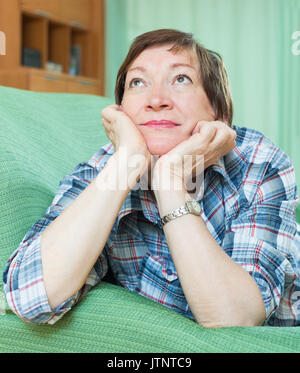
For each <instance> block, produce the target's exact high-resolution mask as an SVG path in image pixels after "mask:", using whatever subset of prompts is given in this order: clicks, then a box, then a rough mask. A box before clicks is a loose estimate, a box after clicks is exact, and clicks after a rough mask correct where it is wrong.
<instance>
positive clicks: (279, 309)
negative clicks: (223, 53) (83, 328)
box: [4, 29, 300, 327]
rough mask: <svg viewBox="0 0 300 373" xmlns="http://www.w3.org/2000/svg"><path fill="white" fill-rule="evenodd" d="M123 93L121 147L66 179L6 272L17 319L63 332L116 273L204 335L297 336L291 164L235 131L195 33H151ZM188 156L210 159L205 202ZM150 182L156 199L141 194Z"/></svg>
mask: <svg viewBox="0 0 300 373" xmlns="http://www.w3.org/2000/svg"><path fill="white" fill-rule="evenodd" d="M115 92H116V105H111V106H109V107H107V108H105V109H104V110H103V111H102V118H103V125H104V127H105V131H106V133H107V136H108V137H109V139H110V140H111V143H109V144H107V145H105V146H104V147H103V148H101V149H99V150H98V151H97V152H96V153H95V154H94V155H93V157H92V158H91V159H90V160H89V161H87V162H83V163H81V164H79V165H78V166H77V167H76V168H75V169H74V171H73V172H72V173H71V174H70V175H67V176H66V177H65V178H64V179H63V180H62V181H61V183H60V188H59V190H58V192H57V194H56V196H55V198H54V200H53V202H52V204H51V206H50V207H49V208H48V210H47V212H46V214H45V216H44V217H42V218H41V219H40V220H39V221H38V222H36V223H35V224H34V225H33V227H32V228H31V230H30V231H29V232H28V233H27V235H26V236H25V237H24V239H23V240H22V242H21V243H20V246H19V248H18V249H17V250H16V251H15V253H14V254H13V255H12V256H11V258H10V259H9V261H8V263H7V267H6V270H5V272H4V284H5V291H6V296H7V300H8V303H9V305H10V307H11V308H12V310H13V311H14V312H15V313H16V314H18V315H19V316H20V317H21V318H23V319H24V320H25V321H29V322H33V323H50V324H51V323H54V322H55V321H57V320H58V319H59V318H60V317H61V316H62V315H64V314H65V312H67V311H68V310H70V309H71V308H72V307H73V306H74V305H75V304H76V303H77V302H78V301H79V299H80V298H81V297H82V296H83V295H84V294H85V293H86V292H87V291H88V290H89V289H90V288H91V287H92V286H94V285H96V284H97V283H99V282H100V281H101V280H102V279H103V278H104V277H105V275H106V274H107V273H108V271H110V272H111V273H112V275H113V277H114V280H115V282H116V283H117V284H119V285H121V286H123V287H126V288H128V289H130V290H132V291H134V292H137V293H139V294H140V295H142V296H146V297H148V298H150V299H152V300H154V301H157V302H159V303H161V304H163V305H165V306H167V307H169V308H171V309H173V310H175V311H177V312H179V313H181V314H182V315H184V316H186V317H189V318H190V319H193V320H195V321H196V322H197V323H199V324H201V325H203V326H206V327H219V326H234V325H240V326H250V325H262V324H266V325H298V324H299V319H300V317H299V311H298V309H297V301H298V299H297V297H295V294H297V291H298V294H299V290H300V289H299V280H298V270H297V259H298V256H297V249H296V245H295V237H296V222H295V218H294V209H295V201H296V199H297V197H296V186H295V178H294V173H293V167H292V165H291V163H290V161H289V159H288V157H287V156H286V155H285V154H284V153H283V152H282V151H281V150H280V149H278V148H277V147H276V146H275V145H274V144H272V143H271V142H270V141H269V140H268V139H266V138H265V137H264V136H263V135H262V134H261V133H258V132H256V131H254V130H249V129H246V128H240V127H237V126H233V125H232V123H231V122H232V116H233V105H232V99H231V95H230V89H229V85H228V79H227V75H226V71H225V68H224V66H223V62H222V59H221V57H220V56H219V55H218V54H217V53H215V52H212V51H210V50H207V49H205V48H204V47H203V46H201V45H200V44H199V43H198V42H196V41H195V40H194V39H193V37H192V35H191V34H187V33H184V32H180V31H177V30H168V29H163V30H156V31H152V32H148V33H145V34H143V35H140V36H139V37H137V38H136V39H135V41H134V42H133V44H132V46H131V48H130V50H129V53H128V55H127V57H126V59H125V61H124V63H123V64H122V66H121V68H120V70H119V73H118V77H117V82H116V91H115ZM124 154H126V155H127V157H128V158H127V160H130V159H131V160H132V159H133V158H134V159H138V162H130V161H128V162H124V159H123V158H122V157H123V156H124ZM187 155H189V156H193V157H194V158H193V159H199V158H197V156H199V157H200V159H202V161H203V169H204V172H202V176H203V178H202V179H201V180H203V183H204V184H203V193H202V195H201V196H200V197H199V196H198V199H197V198H196V199H194V198H192V197H191V193H190V191H189V190H188V189H187V187H186V183H185V177H191V176H195V175H196V177H197V173H195V168H196V166H197V165H198V162H197V161H196V162H190V163H188V164H187V162H184V157H185V156H187ZM154 156H156V162H155V163H154V165H153V162H151V161H152V160H153V158H154ZM137 157H138V158H137ZM116 175H117V177H116ZM143 175H148V184H149V187H150V188H149V189H147V188H144V189H143V188H141V187H136V185H138V184H137V183H138V180H140V178H141V177H143ZM112 180H113V181H114V183H115V184H114V187H113V188H111V187H109V185H110V184H111V181H112ZM124 181H125V184H124ZM124 185H125V187H124ZM154 186H155V187H154ZM175 186H176V187H175ZM297 289H298V290H297Z"/></svg>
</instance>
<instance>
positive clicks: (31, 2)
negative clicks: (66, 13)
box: [21, 0, 63, 20]
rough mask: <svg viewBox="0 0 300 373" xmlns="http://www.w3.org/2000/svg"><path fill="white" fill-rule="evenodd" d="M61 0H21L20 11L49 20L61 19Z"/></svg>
mask: <svg viewBox="0 0 300 373" xmlns="http://www.w3.org/2000/svg"><path fill="white" fill-rule="evenodd" d="M62 2H63V0H21V9H22V10H24V11H27V12H31V13H35V14H37V15H40V16H44V17H46V18H49V19H56V20H57V19H61V17H62V11H61V3H62Z"/></svg>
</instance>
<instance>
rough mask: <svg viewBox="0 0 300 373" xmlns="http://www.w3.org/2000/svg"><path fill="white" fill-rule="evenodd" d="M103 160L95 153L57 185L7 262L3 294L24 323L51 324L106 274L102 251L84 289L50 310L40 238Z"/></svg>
mask: <svg viewBox="0 0 300 373" xmlns="http://www.w3.org/2000/svg"><path fill="white" fill-rule="evenodd" d="M103 158H104V153H103V152H101V151H100V152H99V151H98V152H97V153H95V154H94V156H93V157H92V158H91V160H90V161H88V162H83V163H80V164H79V165H78V166H76V167H75V169H74V170H73V172H72V173H71V174H69V175H67V176H65V177H64V178H63V179H62V180H61V181H60V184H59V189H58V191H57V193H56V195H55V197H54V199H53V201H52V204H51V205H50V206H49V207H48V209H47V210H46V213H45V215H44V216H43V217H42V218H40V219H39V220H38V221H37V222H36V223H35V224H34V225H33V226H32V227H31V228H30V230H29V231H28V233H27V234H26V235H25V237H24V238H23V240H22V242H21V243H20V245H19V247H18V248H17V249H16V250H15V251H14V253H13V254H12V255H11V256H10V258H9V259H8V262H7V264H6V268H5V271H4V273H3V284H4V292H5V294H6V299H7V302H8V305H9V307H10V308H11V310H12V311H13V312H14V313H15V314H17V315H18V316H19V317H20V318H22V319H23V320H24V321H26V322H30V323H37V324H54V323H55V322H56V321H57V320H59V319H60V318H61V317H62V316H63V315H64V314H65V313H66V312H67V311H69V310H70V309H71V308H72V307H73V306H74V305H75V304H76V303H77V302H78V301H79V300H80V299H81V297H82V296H83V295H84V294H86V293H87V292H88V291H89V290H90V289H91V287H92V286H94V285H96V284H97V283H99V281H100V280H101V279H102V278H103V277H104V276H105V274H106V273H107V260H106V257H105V254H104V253H105V248H104V250H103V252H102V254H101V255H100V257H99V258H98V260H97V262H96V263H95V265H94V267H93V268H92V270H91V272H90V274H89V276H88V278H87V280H86V282H85V284H84V286H83V287H82V288H81V289H80V290H79V291H78V292H77V293H76V294H74V295H73V296H72V297H71V298H69V299H67V300H65V301H64V302H63V303H62V304H60V305H59V306H58V307H57V308H55V309H51V307H50V305H49V302H48V298H47V295H46V291H45V286H44V280H43V268H42V262H41V249H40V239H41V234H42V232H43V231H44V230H45V229H46V228H47V226H48V225H49V224H51V222H52V221H53V220H54V219H55V218H56V217H57V216H59V215H60V214H61V213H62V212H63V211H64V210H65V209H66V208H67V207H68V206H69V205H70V204H71V203H72V202H73V201H74V200H75V198H76V197H77V196H78V195H79V194H80V193H81V192H82V191H83V190H84V189H85V188H86V187H87V186H88V185H89V183H90V182H91V181H92V180H93V178H94V177H95V176H96V174H97V173H98V172H99V171H100V170H101V169H102V168H103V167H104V164H105V162H103Z"/></svg>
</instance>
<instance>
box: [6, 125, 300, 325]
mask: <svg viewBox="0 0 300 373" xmlns="http://www.w3.org/2000/svg"><path fill="white" fill-rule="evenodd" d="M233 128H234V129H235V130H236V132H237V139H236V142H237V146H236V147H235V149H234V150H233V151H231V152H230V153H229V154H227V155H226V156H225V157H223V158H221V159H220V160H219V161H218V162H217V163H216V164H215V165H213V166H211V167H209V168H208V169H207V170H205V177H204V196H203V198H202V199H201V200H200V201H199V202H200V204H201V207H202V209H203V212H202V218H203V220H204V222H205V223H206V225H207V227H208V229H209V230H210V232H211V234H212V236H213V237H214V238H215V239H216V241H217V242H218V244H219V245H220V246H221V247H222V248H223V250H224V251H225V252H226V253H227V254H228V255H229V256H230V257H231V258H232V260H234V261H235V262H237V263H238V264H240V265H241V266H242V267H243V268H244V269H245V270H246V271H247V272H248V273H249V274H250V275H251V276H252V277H253V278H254V280H255V281H256V283H257V285H258V287H259V289H260V291H261V294H262V297H263V300H264V304H265V308H266V321H265V325H282V326H292V325H300V281H299V273H298V272H299V268H300V230H299V232H298V235H297V233H296V230H297V225H296V222H295V217H294V216H295V215H294V212H295V207H296V203H297V194H296V193H297V190H296V184H295V176H294V170H293V167H292V165H291V162H290V160H289V158H288V157H287V155H286V154H285V153H283V152H282V151H281V150H280V149H278V148H277V147H276V146H275V145H274V144H273V143H272V142H270V141H269V140H268V139H267V138H266V137H264V136H263V135H262V134H261V133H259V132H258V131H255V130H251V129H246V128H241V127H237V126H233ZM112 154H113V147H112V144H107V145H105V146H104V147H102V148H101V149H99V150H98V151H97V152H96V153H95V154H94V155H93V157H92V158H91V159H90V160H89V161H87V162H83V163H80V164H79V165H78V166H76V167H75V169H74V170H73V172H72V173H71V174H70V175H67V176H65V177H64V178H63V179H62V180H61V182H60V185H59V190H58V192H57V194H56V196H55V198H54V200H53V202H52V204H51V206H50V207H49V208H48V209H47V211H46V213H45V215H44V216H43V217H42V218H41V219H39V220H38V221H37V222H36V223H35V224H34V225H33V226H32V228H31V229H30V231H29V232H28V233H27V234H26V235H25V237H24V239H23V240H22V242H21V243H20V245H19V247H18V248H17V249H16V250H15V252H14V253H13V254H12V255H11V257H10V258H9V260H8V263H7V266H6V269H5V271H4V274H3V281H4V290H5V293H6V298H7V301H8V304H9V306H10V308H11V309H12V310H13V311H14V312H15V313H16V314H17V315H19V316H20V317H21V318H22V319H23V320H25V321H28V322H33V323H49V324H53V323H54V322H56V321H57V320H58V319H59V318H60V317H62V316H63V315H64V314H65V312H67V311H68V310H70V309H71V308H72V307H73V306H74V305H75V304H76V303H77V302H78V301H79V300H80V298H81V297H82V296H83V295H84V294H85V293H86V292H88V291H89V290H90V289H91V288H92V287H93V286H95V285H96V284H98V283H99V282H100V281H101V279H103V277H104V276H105V275H106V273H107V271H108V268H109V267H110V268H111V271H112V273H113V275H114V278H115V280H116V281H117V283H118V284H119V285H121V286H123V287H125V288H127V289H130V290H132V291H134V292H137V293H138V294H140V295H142V296H145V297H148V298H150V299H152V300H154V301H156V302H159V303H161V304H163V305H165V306H167V307H169V308H171V309H173V310H175V311H177V312H179V313H181V314H182V315H184V316H186V317H188V318H190V319H193V315H192V313H191V311H190V308H189V305H188V304H187V301H186V299H185V296H184V294H183V291H182V288H181V286H180V282H179V279H178V275H177V272H176V268H175V266H174V263H173V261H172V258H171V254H170V251H169V248H168V245H167V242H166V239H165V236H164V233H163V230H162V227H161V226H160V225H159V213H158V209H157V204H156V202H155V199H154V195H153V193H152V192H151V191H148V190H142V188H139V189H138V188H134V189H133V190H132V191H131V192H130V193H129V194H128V196H127V198H126V200H125V201H124V204H123V205H122V207H121V209H120V211H119V214H118V216H117V218H116V221H115V223H114V226H113V228H112V231H111V234H110V236H109V238H108V241H107V243H106V245H105V247H104V250H103V253H102V254H101V255H100V257H99V258H98V260H97V261H96V263H95V265H94V267H93V269H92V271H91V273H90V275H89V276H88V278H87V281H86V284H85V285H84V286H83V288H82V289H81V290H80V291H78V293H77V294H75V295H74V296H73V297H71V298H70V299H67V300H66V301H65V302H63V303H62V304H61V305H60V306H59V307H57V308H56V309H51V308H50V306H49V303H48V300H47V296H46V293H45V288H44V283H43V274H42V264H41V255H40V236H41V233H42V232H43V230H44V229H45V228H46V227H47V226H48V225H49V224H50V223H51V222H52V221H53V220H54V219H55V218H56V217H57V216H58V215H59V214H60V213H61V212H62V211H63V210H64V209H65V208H66V207H67V206H68V205H69V204H70V203H72V201H73V200H74V199H75V198H76V197H77V196H78V195H79V194H80V193H81V192H82V191H83V190H84V189H85V188H86V187H87V186H88V184H89V183H90V182H91V181H92V180H93V179H94V178H95V177H96V175H97V174H98V173H99V172H100V171H101V170H102V169H103V167H104V166H105V164H106V162H107V161H108V159H109V157H110V156H111V155H112ZM104 219H105V218H104ZM99 224H103V222H101V221H99ZM245 291H247V289H245Z"/></svg>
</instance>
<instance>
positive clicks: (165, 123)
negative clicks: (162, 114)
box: [142, 120, 180, 128]
mask: <svg viewBox="0 0 300 373" xmlns="http://www.w3.org/2000/svg"><path fill="white" fill-rule="evenodd" d="M142 126H146V127H152V128H173V127H177V126H180V124H179V123H175V122H172V121H170V120H150V121H149V122H146V123H143V124H142Z"/></svg>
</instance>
